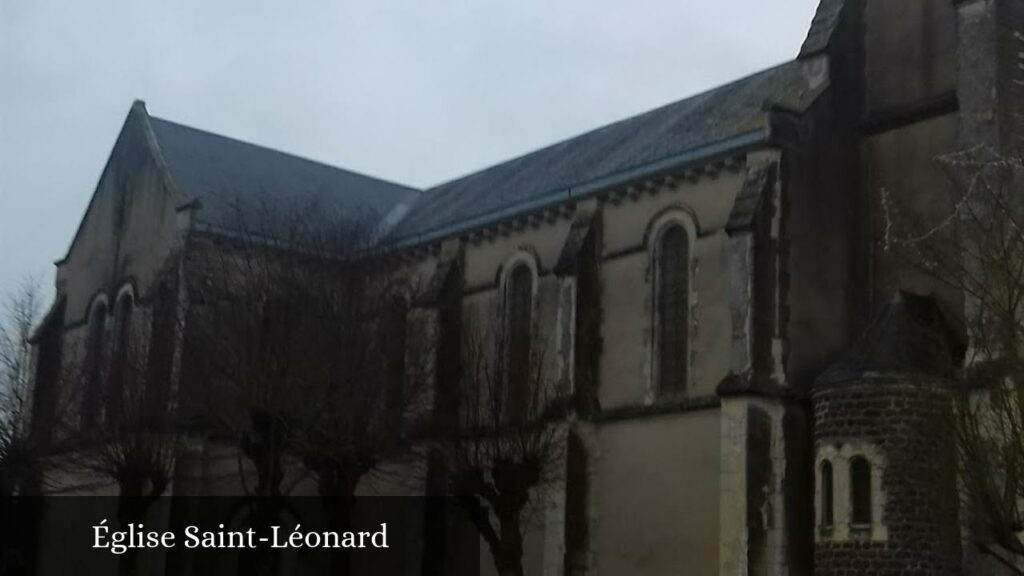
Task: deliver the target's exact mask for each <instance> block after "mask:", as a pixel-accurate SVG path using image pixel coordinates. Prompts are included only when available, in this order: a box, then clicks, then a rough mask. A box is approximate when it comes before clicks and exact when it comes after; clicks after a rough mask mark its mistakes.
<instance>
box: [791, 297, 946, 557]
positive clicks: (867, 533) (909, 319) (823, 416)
mask: <svg viewBox="0 0 1024 576" xmlns="http://www.w3.org/2000/svg"><path fill="white" fill-rule="evenodd" d="M962 357H963V345H962V344H961V339H960V338H959V337H958V336H957V335H956V334H955V333H954V332H953V331H952V330H950V328H949V325H948V324H947V323H946V321H945V319H944V318H943V316H942V313H941V311H940V310H939V308H938V306H937V305H936V304H935V302H934V301H933V300H932V299H931V298H929V297H922V296H916V295H912V294H908V293H903V292H901V293H899V294H897V296H896V297H895V298H894V299H893V300H892V301H891V302H890V303H889V304H888V305H887V306H886V307H885V308H884V309H883V310H882V312H881V313H880V314H879V315H878V316H877V317H876V319H875V320H874V321H873V322H872V323H871V325H870V326H869V328H868V330H867V331H866V332H865V334H864V335H863V336H862V337H861V339H860V340H859V341H858V342H857V344H856V345H855V346H854V348H853V350H851V352H850V354H849V355H847V356H846V357H845V358H844V359H842V360H841V361H839V362H838V363H836V364H835V365H833V366H832V367H831V368H829V369H828V370H827V371H826V372H825V373H824V374H822V376H821V377H819V378H818V380H817V382H816V383H815V385H814V388H813V390H812V394H811V398H812V403H813V410H814V447H815V460H814V463H815V487H816V488H815V554H814V558H815V574H817V575H822V576H827V575H843V574H874V575H880V576H885V575H893V576H896V575H907V574H912V575H956V574H960V539H959V530H958V527H959V522H958V520H957V509H958V504H957V503H958V499H957V491H956V472H955V460H954V452H953V447H952V444H951V440H952V438H951V435H950V434H951V425H952V422H951V420H950V418H951V417H952V415H951V409H952V392H953V390H954V384H953V382H954V380H953V377H954V376H955V374H956V370H957V369H958V366H959V364H960V362H961V361H962Z"/></svg>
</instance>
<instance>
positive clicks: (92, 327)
mask: <svg viewBox="0 0 1024 576" xmlns="http://www.w3.org/2000/svg"><path fill="white" fill-rule="evenodd" d="M106 329H107V302H106V300H105V299H100V300H97V301H96V302H95V303H94V304H93V307H92V311H91V312H90V313H89V336H88V339H87V340H86V351H85V354H86V357H85V373H84V376H85V386H84V389H83V390H82V418H81V422H82V426H83V428H90V427H92V426H93V425H94V424H95V423H96V422H97V420H98V417H99V414H98V412H99V409H100V396H101V395H102V389H101V386H102V380H103V370H104V366H103V351H104V337H105V336H106Z"/></svg>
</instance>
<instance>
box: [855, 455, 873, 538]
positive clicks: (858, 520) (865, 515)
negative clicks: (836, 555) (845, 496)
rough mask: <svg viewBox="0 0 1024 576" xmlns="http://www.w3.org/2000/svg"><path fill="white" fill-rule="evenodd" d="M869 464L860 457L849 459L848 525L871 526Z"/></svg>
mask: <svg viewBox="0 0 1024 576" xmlns="http://www.w3.org/2000/svg"><path fill="white" fill-rule="evenodd" d="M871 522H872V518H871V464H869V463H868V461H867V459H866V458H864V457H862V456H855V457H854V458H852V459H850V524H852V525H855V526H869V525H871Z"/></svg>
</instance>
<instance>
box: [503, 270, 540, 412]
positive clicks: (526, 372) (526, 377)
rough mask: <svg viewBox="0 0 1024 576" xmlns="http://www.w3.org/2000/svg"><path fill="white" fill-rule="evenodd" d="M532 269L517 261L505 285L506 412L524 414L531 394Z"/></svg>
mask: <svg viewBox="0 0 1024 576" xmlns="http://www.w3.org/2000/svg"><path fill="white" fill-rule="evenodd" d="M532 311H533V272H532V271H531V270H530V267H529V266H526V265H525V264H519V265H517V266H516V267H515V268H513V269H512V271H511V272H510V273H509V275H508V279H507V280H506V285H505V334H506V337H505V346H504V348H505V354H506V358H505V361H506V363H507V374H508V378H507V382H508V390H507V395H506V398H507V404H506V406H507V409H508V410H507V416H508V417H509V418H510V419H512V420H519V419H522V418H524V417H525V416H526V411H527V409H528V402H529V397H530V389H529V388H530V374H531V366H530V365H531V359H530V340H531V324H532V322H531V319H532V317H533V314H532Z"/></svg>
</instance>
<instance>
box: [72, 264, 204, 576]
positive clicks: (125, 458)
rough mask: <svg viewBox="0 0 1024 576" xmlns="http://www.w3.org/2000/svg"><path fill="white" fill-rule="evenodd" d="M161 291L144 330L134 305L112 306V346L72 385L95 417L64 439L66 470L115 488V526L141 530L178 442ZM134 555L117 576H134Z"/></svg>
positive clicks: (168, 309) (129, 301)
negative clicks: (69, 445)
mask: <svg viewBox="0 0 1024 576" xmlns="http://www.w3.org/2000/svg"><path fill="white" fill-rule="evenodd" d="M167 283H168V279H166V278H165V279H164V281H163V282H161V283H158V285H157V288H156V290H157V294H156V297H155V298H154V300H155V302H156V304H155V306H154V307H153V309H152V310H151V311H150V312H151V317H152V322H151V324H150V326H148V327H147V326H144V322H140V319H139V318H138V317H139V316H140V314H139V313H138V312H137V311H136V309H135V306H136V304H135V302H134V298H133V297H125V298H122V299H121V300H120V301H119V302H118V303H117V306H116V309H115V311H114V327H113V338H112V341H111V342H109V344H108V345H106V346H103V347H102V348H101V350H102V353H101V355H100V356H99V357H97V358H92V359H90V360H89V361H87V362H86V363H85V364H83V365H81V366H78V367H77V370H76V371H75V373H76V374H77V377H76V378H74V379H73V380H75V381H76V388H77V389H78V390H81V391H82V392H83V394H95V395H96V396H97V398H96V399H94V400H90V401H84V400H85V399H82V400H83V401H82V402H80V404H81V405H82V406H84V407H86V408H85V409H88V408H90V407H91V408H93V409H94V410H95V413H94V414H89V415H86V414H82V415H81V418H80V426H79V428H78V430H77V431H76V432H75V434H74V435H73V436H72V437H71V438H72V439H73V441H74V449H73V450H72V451H71V452H70V453H69V454H70V456H69V458H70V463H71V464H72V465H75V466H78V467H80V468H81V469H84V470H88V471H91V472H93V473H95V474H98V475H99V476H101V477H103V478H107V479H109V480H111V481H113V482H114V483H115V484H116V485H117V487H118V510H117V517H118V521H119V523H120V524H121V526H127V525H128V524H130V523H135V524H138V523H142V522H144V521H145V519H146V514H147V513H148V511H149V510H150V509H151V507H152V505H153V504H154V503H155V502H157V501H158V500H159V499H160V498H161V497H162V496H164V495H165V494H166V492H167V489H168V487H169V485H170V482H171V478H172V474H173V471H174V465H175V459H176V457H177V456H178V454H179V451H180V448H181V445H182V441H183V433H184V431H183V429H182V428H181V426H180V425H179V423H178V422H177V421H176V414H175V411H174V404H173V402H171V400H170V397H169V390H168V387H169V381H170V374H168V371H169V370H170V366H171V365H172V362H173V359H172V358H171V356H173V354H174V348H173V345H163V344H162V342H163V341H165V340H166V339H172V340H173V338H175V332H176V330H177V329H178V326H177V322H176V320H175V316H174V314H175V311H174V306H173V300H175V296H174V293H173V290H167V289H166V288H167ZM166 299H171V300H172V304H171V305H167V302H166ZM168 314H170V316H171V317H170V318H164V317H162V316H166V315H168ZM168 332H170V333H168ZM137 555H138V554H137V550H128V551H127V552H126V553H125V554H124V555H123V556H122V557H121V559H120V561H119V573H120V574H125V575H127V574H133V573H135V570H136V558H137Z"/></svg>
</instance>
